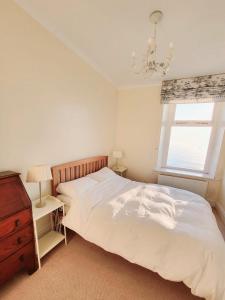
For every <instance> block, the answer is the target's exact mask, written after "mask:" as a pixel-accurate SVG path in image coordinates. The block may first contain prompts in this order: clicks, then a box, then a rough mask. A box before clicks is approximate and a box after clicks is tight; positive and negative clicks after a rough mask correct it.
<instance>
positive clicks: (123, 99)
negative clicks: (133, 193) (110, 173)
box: [116, 85, 162, 182]
mask: <svg viewBox="0 0 225 300" xmlns="http://www.w3.org/2000/svg"><path fill="white" fill-rule="evenodd" d="M160 88H161V87H160V86H159V85H155V86H150V87H140V88H130V89H124V90H120V91H119V93H118V113H117V131H116V147H117V148H118V149H122V150H123V152H124V154H125V157H124V159H123V163H124V164H125V165H126V166H128V176H129V177H130V178H133V179H135V180H141V181H146V182H155V181H156V175H155V174H153V169H154V168H155V166H156V159H157V150H158V144H159V136H160V128H161V114H162V105H160Z"/></svg>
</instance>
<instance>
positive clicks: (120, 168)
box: [112, 166, 127, 177]
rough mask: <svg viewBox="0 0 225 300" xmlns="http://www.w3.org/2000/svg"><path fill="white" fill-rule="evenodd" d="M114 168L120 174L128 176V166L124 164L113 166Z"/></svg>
mask: <svg viewBox="0 0 225 300" xmlns="http://www.w3.org/2000/svg"><path fill="white" fill-rule="evenodd" d="M112 170H113V171H114V172H115V173H116V174H117V175H120V176H122V177H126V176H127V167H124V166H113V167H112Z"/></svg>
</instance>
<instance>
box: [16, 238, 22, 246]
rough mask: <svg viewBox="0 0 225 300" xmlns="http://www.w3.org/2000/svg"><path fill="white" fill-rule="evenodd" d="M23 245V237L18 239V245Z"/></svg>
mask: <svg viewBox="0 0 225 300" xmlns="http://www.w3.org/2000/svg"><path fill="white" fill-rule="evenodd" d="M21 243H22V238H21V237H18V238H17V244H18V245H20V244H21Z"/></svg>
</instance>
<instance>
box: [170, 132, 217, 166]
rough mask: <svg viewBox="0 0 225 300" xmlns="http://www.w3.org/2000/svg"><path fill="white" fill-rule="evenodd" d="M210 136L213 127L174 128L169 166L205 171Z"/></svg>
mask: <svg viewBox="0 0 225 300" xmlns="http://www.w3.org/2000/svg"><path fill="white" fill-rule="evenodd" d="M210 135H211V127H183V126H174V127H172V128H171V137H170V145H169V152H168V158H167V166H170V167H176V168H183V169H191V170H199V171H203V170H204V165H205V160H206V155H207V151H208V146H209V139H210Z"/></svg>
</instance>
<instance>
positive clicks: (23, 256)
mask: <svg viewBox="0 0 225 300" xmlns="http://www.w3.org/2000/svg"><path fill="white" fill-rule="evenodd" d="M22 269H26V270H27V271H28V272H29V273H31V272H33V271H34V269H35V256H34V244H33V242H31V243H29V244H27V245H26V246H24V247H23V248H21V249H19V250H18V251H17V252H16V253H15V254H12V255H11V256H9V257H8V258H7V259H5V260H3V261H2V262H0V284H2V283H4V282H5V281H6V280H8V279H9V278H11V277H12V276H13V275H14V274H16V273H17V272H18V271H20V270H22Z"/></svg>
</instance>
